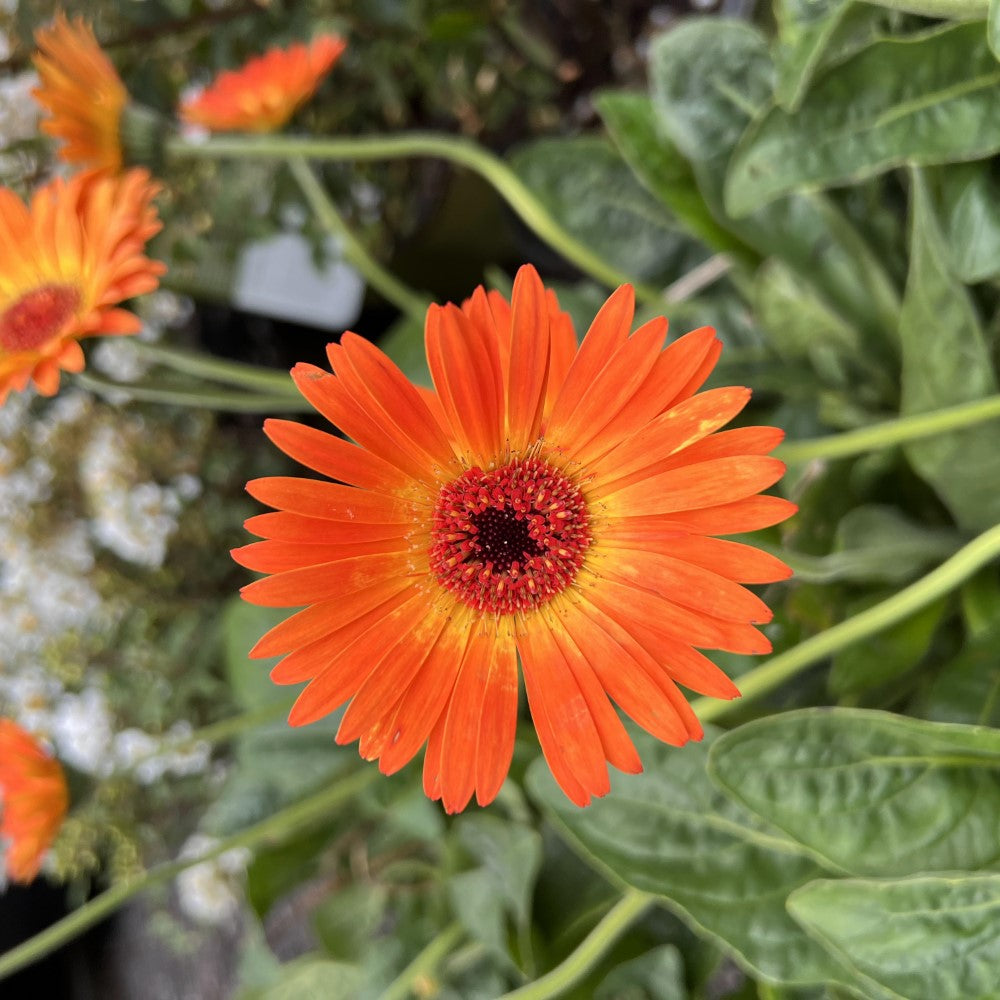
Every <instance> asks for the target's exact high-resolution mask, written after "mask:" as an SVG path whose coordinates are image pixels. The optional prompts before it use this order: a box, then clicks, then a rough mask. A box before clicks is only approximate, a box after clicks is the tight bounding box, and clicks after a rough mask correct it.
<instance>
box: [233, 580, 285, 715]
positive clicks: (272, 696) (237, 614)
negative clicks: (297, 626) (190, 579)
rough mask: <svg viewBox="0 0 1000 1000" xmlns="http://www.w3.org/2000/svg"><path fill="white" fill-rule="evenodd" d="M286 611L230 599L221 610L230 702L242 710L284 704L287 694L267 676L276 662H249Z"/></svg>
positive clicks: (238, 598) (271, 660)
mask: <svg viewBox="0 0 1000 1000" xmlns="http://www.w3.org/2000/svg"><path fill="white" fill-rule="evenodd" d="M288 615H289V612H288V609H287V608H259V607H257V606H256V605H253V604H247V602H246V601H244V600H243V599H242V598H240V597H231V598H229V600H228V601H226V603H225V604H224V605H223V608H222V633H223V639H224V649H225V663H226V675H227V677H228V678H229V686H230V688H231V689H232V692H233V698H234V699H235V700H236V702H237V703H238V704H239V705H241V706H242V707H243V708H245V709H252V708H260V707H261V706H262V705H266V704H267V703H268V702H272V701H282V700H284V701H287V700H288V691H287V689H283V688H281V687H279V686H278V685H277V684H275V683H274V682H273V681H272V680H271V678H270V677H269V676H268V674H269V673H270V672H271V667H273V666H274V664H275V663H277V662H278V657H274V658H273V659H270V660H251V659H250V658H249V653H250V650H251V649H252V648H253V647H254V645H255V644H256V642H257V640H258V639H259V638H260V637H261V636H262V635H263V634H264V633H265V632H267V631H268V630H269V629H271V628H273V627H274V626H275V625H277V624H278V623H279V622H282V621H284V620H285V619H286V618H287V617H288Z"/></svg>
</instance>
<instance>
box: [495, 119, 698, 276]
mask: <svg viewBox="0 0 1000 1000" xmlns="http://www.w3.org/2000/svg"><path fill="white" fill-rule="evenodd" d="M510 164H511V166H512V167H513V168H514V170H515V171H516V172H517V174H518V176H519V177H520V178H521V180H522V181H524V183H525V184H526V185H527V186H528V187H529V188H530V189H531V190H532V192H533V193H534V194H535V195H536V196H537V197H538V198H539V199H540V200H541V201H542V202H543V203H544V204H545V206H546V208H548V210H549V211H550V212H551V213H552V215H553V216H554V217H555V218H556V219H558V220H559V222H560V223H562V225H563V226H564V227H565V228H566V229H567V230H568V231H569V232H570V233H572V234H573V235H574V236H575V237H576V238H577V239H578V240H580V241H581V242H583V243H585V244H587V246H589V247H590V248H591V249H592V250H593V251H595V252H596V253H597V254H599V255H600V256H601V257H602V258H603V259H604V260H606V261H607V262H608V263H610V264H612V265H613V266H615V267H617V268H618V269H619V270H621V271H624V272H626V273H628V274H632V275H635V276H636V277H637V278H639V279H641V280H644V281H649V282H663V283H666V282H667V281H670V280H672V279H673V278H676V277H677V276H678V275H679V274H683V273H685V272H686V271H689V270H691V268H693V267H695V266H696V265H697V264H699V263H701V261H702V260H704V259H705V257H706V253H705V251H704V249H703V248H701V247H700V246H699V245H697V244H695V243H694V242H693V241H692V240H691V239H690V238H689V237H688V236H687V234H686V233H685V232H683V230H681V229H680V227H679V226H678V224H677V222H676V220H675V219H674V218H673V217H672V216H671V214H670V213H669V212H668V211H667V210H666V209H665V208H664V207H663V206H662V205H661V204H660V203H659V202H658V201H657V200H656V199H655V198H653V196H652V195H651V194H650V193H649V192H648V191H647V190H646V189H645V188H644V187H643V186H642V185H641V184H640V183H639V182H638V181H637V180H636V178H635V175H634V174H633V173H632V170H631V169H630V168H629V166H628V164H627V163H626V162H625V161H624V160H623V159H622V158H621V157H620V156H619V155H618V153H617V152H616V150H615V148H614V147H613V146H612V145H611V143H609V142H608V141H607V140H605V139H603V138H601V137H598V136H577V137H575V138H547V139H538V140H535V141H534V142H532V143H530V144H528V145H526V146H522V147H520V149H518V150H517V151H516V152H515V153H514V154H513V155H512V157H511V161H510Z"/></svg>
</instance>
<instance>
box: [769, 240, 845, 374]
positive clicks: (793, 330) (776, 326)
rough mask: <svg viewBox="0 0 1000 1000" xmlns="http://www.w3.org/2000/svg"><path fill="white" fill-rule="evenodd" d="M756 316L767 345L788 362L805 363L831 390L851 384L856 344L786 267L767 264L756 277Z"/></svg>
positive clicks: (840, 320)
mask: <svg viewBox="0 0 1000 1000" xmlns="http://www.w3.org/2000/svg"><path fill="white" fill-rule="evenodd" d="M753 304H754V312H755V313H756V315H757V318H758V319H759V320H760V324H761V326H763V327H764V329H765V330H766V331H767V340H768V343H769V344H770V345H771V346H772V347H773V348H774V349H775V351H777V353H778V354H779V355H780V356H781V357H782V358H784V359H785V360H787V361H796V360H800V359H808V360H809V363H810V364H811V365H812V367H813V369H814V370H815V371H816V372H817V373H818V374H819V375H820V377H821V378H822V379H823V381H824V382H825V383H827V384H829V385H837V386H844V385H848V384H850V383H851V382H852V379H851V369H852V368H853V367H854V362H855V360H856V359H863V358H864V357H865V355H864V352H863V351H861V350H860V338H859V336H858V332H857V330H855V329H854V328H853V327H852V326H851V325H850V324H849V323H847V322H846V321H845V320H844V319H843V317H841V316H839V315H837V313H835V312H834V311H833V310H832V309H831V308H830V307H829V306H828V305H827V304H826V303H825V302H824V301H823V300H822V299H820V298H819V296H818V295H816V293H815V292H814V291H813V290H812V288H811V287H810V286H809V285H808V284H807V283H806V282H805V281H804V280H803V279H802V278H801V277H800V276H799V275H798V274H796V273H795V272H794V271H793V270H792V269H791V268H790V267H788V265H787V264H784V263H783V262H782V261H780V260H777V259H771V260H768V261H765V262H764V264H762V265H761V267H760V269H759V270H758V271H757V275H756V279H755V282H754V294H753Z"/></svg>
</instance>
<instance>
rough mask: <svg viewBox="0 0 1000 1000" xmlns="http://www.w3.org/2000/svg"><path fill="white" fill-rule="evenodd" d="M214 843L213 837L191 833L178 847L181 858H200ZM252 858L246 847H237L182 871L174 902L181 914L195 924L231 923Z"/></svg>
mask: <svg viewBox="0 0 1000 1000" xmlns="http://www.w3.org/2000/svg"><path fill="white" fill-rule="evenodd" d="M217 844H218V840H216V838H215V837H208V836H206V835H205V834H201V833H196V834H193V835H192V836H191V837H189V838H188V839H187V841H186V842H185V844H184V846H183V847H182V848H181V853H180V858H181V859H188V858H199V857H201V856H202V855H204V854H205V853H207V852H208V851H210V850H212V849H213V848H214V847H215V846H216V845H217ZM252 857H253V855H252V854H251V852H250V851H249V850H248V849H247V848H245V847H236V848H233V849H232V850H229V851H224V852H223V853H222V854H220V855H218V857H215V858H212V859H210V860H208V861H203V862H202V863H201V864H197V865H192V866H191V867H190V868H185V869H184V871H182V872H181V873H180V875H178V876H177V882H176V885H177V901H178V903H179V904H180V908H181V911H182V912H183V913H184V915H185V916H187V917H188V918H189V919H190V920H193V921H194V922H195V923H198V924H207V925H214V926H218V925H220V924H224V923H226V922H227V921H229V920H232V919H233V918H234V917H235V916H236V914H237V912H238V910H239V907H240V899H241V892H240V889H241V886H242V881H243V877H244V876H245V874H246V869H247V865H248V864H250V860H251V858H252Z"/></svg>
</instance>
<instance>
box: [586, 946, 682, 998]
mask: <svg viewBox="0 0 1000 1000" xmlns="http://www.w3.org/2000/svg"><path fill="white" fill-rule="evenodd" d="M687 995H688V993H687V989H686V988H685V986H684V963H683V961H682V960H681V953H680V952H679V951H678V950H677V949H676V948H675V947H674V946H673V945H671V944H665V945H661V946H660V947H659V948H653V949H651V950H650V951H647V952H646V954H645V955H640V956H639V957H638V958H633V959H632V960H631V961H630V962H622V964H621V965H619V966H617V967H616V968H615V969H614V970H613V971H612V972H610V973H608V975H607V976H606V977H605V978H604V979H603V980H602V981H601V985H600V986H598V987H597V989H596V990H595V991H594V1000H686V998H687Z"/></svg>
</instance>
